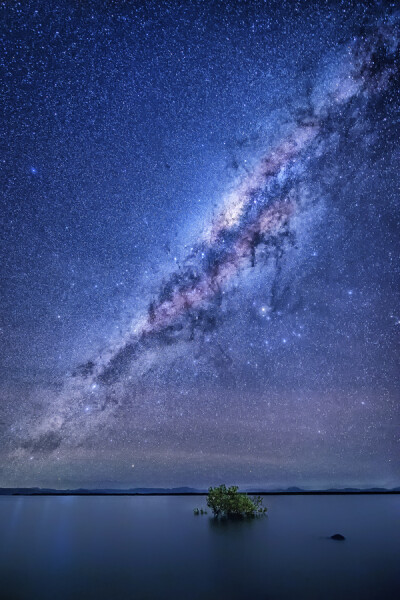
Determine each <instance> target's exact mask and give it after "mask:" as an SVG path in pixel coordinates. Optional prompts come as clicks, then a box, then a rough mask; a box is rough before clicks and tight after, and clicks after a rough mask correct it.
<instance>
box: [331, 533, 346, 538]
mask: <svg viewBox="0 0 400 600" xmlns="http://www.w3.org/2000/svg"><path fill="white" fill-rule="evenodd" d="M345 539H346V538H345V537H344V535H342V534H341V533H335V535H331V540H345Z"/></svg>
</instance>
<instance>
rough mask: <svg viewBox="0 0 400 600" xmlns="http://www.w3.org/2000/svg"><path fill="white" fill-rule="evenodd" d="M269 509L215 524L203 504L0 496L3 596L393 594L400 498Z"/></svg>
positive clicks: (219, 598)
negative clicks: (336, 537)
mask: <svg viewBox="0 0 400 600" xmlns="http://www.w3.org/2000/svg"><path fill="white" fill-rule="evenodd" d="M264 503H265V504H266V505H267V506H268V514H269V516H268V517H266V518H261V519H254V520H250V521H234V522H220V521H215V520H214V519H213V518H212V517H211V516H210V515H207V516H194V515H193V508H194V507H196V506H199V507H201V506H205V498H203V497H170V496H169V497H165V496H164V497H76V496H75V497H73V496H71V497H0V585H1V590H0V595H1V598H7V599H10V600H11V599H12V600H17V599H18V600H25V599H26V600H28V599H29V600H35V599H36V598H37V599H40V600H47V599H51V600H55V599H57V600H64V599H74V600H75V599H83V600H90V599H96V600H103V599H104V600H122V599H123V600H125V599H132V600H141V599H143V600H144V599H164V598H165V599H170V598H171V599H174V600H177V599H182V600H196V599H215V600H225V599H227V600H228V599H229V600H235V599H237V598H252V599H263V600H266V599H269V600H275V599H277V600H278V599H280V600H281V599H288V598H290V599H292V598H293V599H302V598H305V599H307V600H311V599H313V598H315V599H318V600H325V599H329V598H335V599H340V600H343V599H347V598H349V599H352V600H356V599H358V598H359V599H360V600H361V599H362V600H367V599H377V600H378V599H379V600H386V599H390V598H400V496H378V495H377V496H292V497H288V496H267V497H265V500H264ZM334 533H342V534H344V535H345V536H346V538H347V539H346V541H344V542H337V541H333V540H330V539H329V536H330V535H332V534H334Z"/></svg>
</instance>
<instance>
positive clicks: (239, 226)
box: [81, 22, 399, 384]
mask: <svg viewBox="0 0 400 600" xmlns="http://www.w3.org/2000/svg"><path fill="white" fill-rule="evenodd" d="M398 47H399V39H398V32H397V23H396V22H394V24H390V25H386V26H381V27H379V28H377V29H376V30H375V31H372V32H369V33H367V34H366V35H365V37H361V38H359V39H356V40H354V41H353V43H352V44H350V45H349V46H348V48H347V49H346V51H345V52H344V56H343V57H342V61H343V64H341V65H340V66H339V69H338V71H339V77H338V78H337V79H333V81H332V82H331V83H330V84H328V87H327V89H326V91H325V94H324V96H323V97H322V98H319V100H318V104H316V105H314V106H312V107H311V110H310V114H308V115H307V117H306V118H303V119H301V120H300V122H298V123H297V124H296V125H295V126H294V128H293V131H292V132H291V133H290V134H289V135H288V136H287V137H285V138H284V139H283V140H281V141H279V142H278V143H277V144H276V146H275V147H274V148H273V149H272V150H269V151H268V152H267V153H266V155H265V156H263V157H262V158H261V160H260V161H259V162H258V164H257V165H256V166H255V168H254V169H253V170H252V172H251V173H250V174H249V175H247V176H246V177H245V178H244V179H243V180H242V181H241V182H240V183H239V184H238V185H237V187H236V188H235V189H234V190H233V191H232V192H230V193H229V194H228V195H227V197H226V198H225V200H224V205H223V208H222V210H220V211H219V212H218V213H217V215H216V216H215V218H214V220H213V222H212V223H211V225H210V227H209V228H208V229H207V230H206V232H205V234H204V238H205V239H204V241H203V242H202V243H200V244H199V245H198V246H197V247H196V248H195V249H194V250H193V252H192V254H191V255H189V256H188V258H187V259H186V261H185V262H184V263H183V265H182V267H181V268H180V269H179V271H176V272H175V273H173V274H172V276H171V277H170V278H169V279H168V281H167V282H166V283H164V284H163V286H162V288H161V291H160V293H159V296H158V298H157V299H156V300H155V301H153V302H151V304H150V306H149V309H148V314H147V316H146V317H145V318H144V319H143V320H142V321H140V322H139V323H138V324H137V325H135V332H134V334H133V336H132V337H131V338H130V339H128V341H127V342H123V343H122V347H121V348H119V349H117V350H116V352H115V355H114V356H112V357H111V358H110V359H108V360H107V363H106V364H105V365H103V364H100V367H99V368H98V369H96V370H95V366H94V365H93V367H92V368H91V369H90V370H89V372H90V374H92V373H93V372H95V373H96V380H98V381H99V382H101V383H106V384H107V383H110V382H112V381H115V380H116V379H117V378H118V377H119V376H120V375H121V371H123V370H124V369H125V367H127V366H128V365H129V364H130V362H131V361H132V360H134V359H135V356H136V355H137V354H138V353H140V352H141V350H142V348H143V346H144V347H146V346H147V345H148V344H149V343H152V342H154V341H155V342H156V343H157V344H160V343H161V344H162V343H166V344H168V343H171V342H173V341H177V340H178V339H179V335H181V334H182V330H183V329H189V330H190V335H191V336H193V330H194V329H195V328H201V327H203V326H204V319H205V318H206V317H205V315H207V312H209V311H212V310H214V309H215V303H218V297H219V296H220V295H221V294H223V293H224V290H225V289H226V287H227V285H229V282H230V281H231V279H232V278H233V277H235V276H236V275H238V274H239V273H240V272H241V271H243V270H245V269H246V268H248V267H249V266H254V263H255V257H256V252H257V250H258V248H259V247H264V248H269V249H270V250H271V251H272V249H274V250H275V252H276V249H277V248H278V249H279V248H282V245H283V240H285V239H286V238H287V236H288V235H289V234H290V221H291V218H292V216H293V215H294V214H296V213H298V212H301V210H302V198H301V197H298V195H297V196H296V184H297V183H298V181H296V179H297V180H298V179H299V177H300V178H301V175H299V174H298V171H299V170H300V169H299V166H300V167H301V165H302V162H304V160H305V158H306V159H307V160H310V159H311V158H312V157H313V155H315V154H316V153H317V152H318V151H319V149H320V147H321V144H322V143H323V141H324V140H325V139H326V138H327V137H328V136H329V135H330V134H331V133H332V132H330V131H329V130H328V133H327V129H328V127H327V124H328V123H329V122H330V121H332V119H339V118H340V117H341V116H342V115H341V114H339V115H338V114H337V113H338V111H339V110H345V109H346V105H348V104H349V103H350V102H351V100H352V99H353V98H354V97H355V96H356V95H358V94H364V95H366V96H368V95H370V94H378V93H379V92H381V91H383V90H384V89H385V88H386V87H387V86H389V85H391V84H393V82H394V81H396V82H397V81H398V79H397V76H398V58H399V56H398V55H399V50H398ZM277 256H279V253H278V255H277ZM210 304H211V309H210V308H209V305H210ZM81 370H82V369H81Z"/></svg>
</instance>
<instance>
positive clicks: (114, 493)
mask: <svg viewBox="0 0 400 600" xmlns="http://www.w3.org/2000/svg"><path fill="white" fill-rule="evenodd" d="M244 493H246V494H249V495H251V496H254V495H255V496H372V495H375V496H376V495H393V494H400V491H392V490H388V491H376V492H374V491H360V492H343V491H337V492H323V491H316V492H306V491H304V492H257V491H256V492H252V491H248V492H244ZM207 495H208V493H207V492H74V491H72V492H62V491H60V492H57V491H55V492H6V493H1V492H0V496H207Z"/></svg>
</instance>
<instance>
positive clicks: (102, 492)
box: [0, 486, 400, 496]
mask: <svg viewBox="0 0 400 600" xmlns="http://www.w3.org/2000/svg"><path fill="white" fill-rule="evenodd" d="M243 491H244V492H246V493H247V494H277V495H278V494H283V495H290V494H293V495H295V494H302V495H306V494H321V495H323V494H394V493H396V494H398V493H400V486H399V487H395V488H391V489H389V488H382V487H372V488H367V489H364V488H351V487H348V488H329V489H326V490H305V489H302V488H299V487H295V486H292V487H288V488H276V489H270V490H267V489H254V488H253V489H245V490H243ZM206 493H207V490H205V489H196V488H191V487H175V488H128V489H109V488H95V489H87V488H78V489H63V490H56V489H52V488H39V487H33V488H22V487H21V488H0V495H3V496H18V495H21V496H35V495H37V496H45V495H52V496H53V495H54V496H65V495H74V496H106V495H114V496H115V495H119V496H123V495H149V496H150V495H195V494H206Z"/></svg>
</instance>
